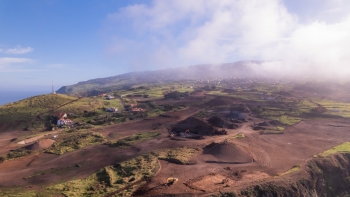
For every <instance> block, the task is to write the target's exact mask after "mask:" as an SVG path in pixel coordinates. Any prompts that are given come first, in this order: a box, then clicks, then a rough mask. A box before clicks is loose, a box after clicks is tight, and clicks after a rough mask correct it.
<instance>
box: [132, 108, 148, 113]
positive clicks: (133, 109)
mask: <svg viewBox="0 0 350 197" xmlns="http://www.w3.org/2000/svg"><path fill="white" fill-rule="evenodd" d="M132 111H142V112H143V111H146V109H142V108H137V107H134V108H132Z"/></svg>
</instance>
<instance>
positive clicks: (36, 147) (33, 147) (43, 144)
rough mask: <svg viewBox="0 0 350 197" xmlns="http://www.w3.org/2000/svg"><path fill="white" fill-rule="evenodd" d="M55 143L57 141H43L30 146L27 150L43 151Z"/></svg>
mask: <svg viewBox="0 0 350 197" xmlns="http://www.w3.org/2000/svg"><path fill="white" fill-rule="evenodd" d="M53 143H55V140H51V139H42V140H39V141H37V142H35V143H34V144H31V145H28V146H26V147H25V148H26V149H28V150H43V149H45V148H49V147H50V146H51V145H52V144H53Z"/></svg>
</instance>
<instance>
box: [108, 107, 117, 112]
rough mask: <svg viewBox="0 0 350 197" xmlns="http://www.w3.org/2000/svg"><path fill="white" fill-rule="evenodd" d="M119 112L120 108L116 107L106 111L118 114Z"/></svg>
mask: <svg viewBox="0 0 350 197" xmlns="http://www.w3.org/2000/svg"><path fill="white" fill-rule="evenodd" d="M117 111H118V108H116V107H110V108H107V109H106V112H117Z"/></svg>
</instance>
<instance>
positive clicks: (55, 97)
mask: <svg viewBox="0 0 350 197" xmlns="http://www.w3.org/2000/svg"><path fill="white" fill-rule="evenodd" d="M107 107H117V108H119V109H120V108H121V104H120V102H119V100H113V101H106V100H105V99H104V98H101V97H91V98H77V97H72V96H67V95H63V94H45V95H39V96H34V97H30V98H27V99H24V100H20V101H17V102H14V103H10V104H6V105H3V106H0V131H6V130H16V129H19V130H23V129H26V130H34V131H40V130H45V129H46V128H47V126H48V125H51V122H50V121H52V115H53V114H54V112H64V113H71V114H74V117H75V118H78V117H80V116H82V114H84V113H86V112H91V111H93V112H95V115H99V114H101V113H105V112H104V111H103V110H102V109H103V108H107ZM74 117H70V118H74Z"/></svg>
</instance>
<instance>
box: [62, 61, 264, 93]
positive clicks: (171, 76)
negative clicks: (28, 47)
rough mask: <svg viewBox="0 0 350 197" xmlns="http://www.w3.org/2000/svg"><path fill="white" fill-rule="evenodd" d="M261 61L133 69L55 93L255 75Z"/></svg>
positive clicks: (67, 87)
mask: <svg viewBox="0 0 350 197" xmlns="http://www.w3.org/2000/svg"><path fill="white" fill-rule="evenodd" d="M261 63H262V61H256V60H252V61H238V62H234V63H222V64H199V65H192V66H186V67H177V68H167V69H161V70H152V71H149V70H148V71H147V70H146V71H136V72H129V73H124V74H120V75H116V76H111V77H105V78H96V79H90V80H87V81H82V82H78V83H77V84H74V85H69V86H62V87H61V88H60V89H59V90H57V93H60V94H83V93H86V92H89V91H93V90H96V89H101V90H106V91H108V90H118V89H126V88H129V87H131V86H132V85H135V84H140V83H151V84H152V83H164V82H172V81H180V80H200V79H213V78H228V77H247V76H255V75H257V74H258V73H257V72H255V70H254V69H252V66H256V65H259V64H261Z"/></svg>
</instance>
